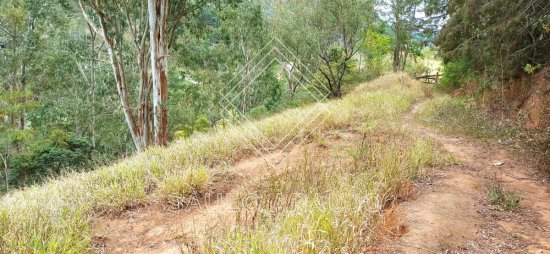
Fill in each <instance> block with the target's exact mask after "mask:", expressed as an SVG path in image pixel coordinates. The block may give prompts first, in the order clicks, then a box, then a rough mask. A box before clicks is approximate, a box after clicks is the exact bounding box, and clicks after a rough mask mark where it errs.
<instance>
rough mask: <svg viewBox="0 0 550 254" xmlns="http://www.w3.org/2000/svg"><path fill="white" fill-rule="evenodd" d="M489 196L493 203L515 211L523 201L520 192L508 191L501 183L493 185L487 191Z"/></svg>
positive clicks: (506, 209)
mask: <svg viewBox="0 0 550 254" xmlns="http://www.w3.org/2000/svg"><path fill="white" fill-rule="evenodd" d="M487 198H488V199H489V201H490V202H491V204H493V205H496V206H499V207H500V208H502V209H504V210H505V211H515V210H516V209H517V208H518V206H519V202H520V201H521V197H520V196H519V195H518V194H516V193H513V192H509V191H506V190H504V189H503V188H502V186H500V185H493V186H491V187H490V188H489V191H488V192H487Z"/></svg>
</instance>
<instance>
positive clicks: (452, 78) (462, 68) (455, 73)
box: [440, 59, 474, 90]
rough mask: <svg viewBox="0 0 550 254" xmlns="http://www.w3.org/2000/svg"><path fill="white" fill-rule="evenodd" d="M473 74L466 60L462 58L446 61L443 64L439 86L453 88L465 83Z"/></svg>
mask: <svg viewBox="0 0 550 254" xmlns="http://www.w3.org/2000/svg"><path fill="white" fill-rule="evenodd" d="M473 75H474V73H473V71H472V70H471V68H470V65H469V64H468V62H467V61H466V60H464V59H459V60H456V61H452V62H448V63H446V64H445V68H444V71H443V77H441V82H440V87H441V88H444V89H449V90H454V89H457V88H460V87H461V86H462V85H463V84H465V83H467V82H468V81H469V80H470V79H471V77H472V76H473Z"/></svg>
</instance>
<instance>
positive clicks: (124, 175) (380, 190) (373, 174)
mask: <svg viewBox="0 0 550 254" xmlns="http://www.w3.org/2000/svg"><path fill="white" fill-rule="evenodd" d="M422 96H424V93H423V92H422V89H421V87H420V85H419V84H418V83H417V82H415V81H412V80H411V79H410V78H408V77H407V76H406V75H405V74H392V75H388V76H384V77H382V78H379V79H377V80H375V81H373V82H370V83H366V84H362V85H360V86H358V87H357V88H356V89H355V90H354V91H353V92H351V93H350V94H349V95H347V96H345V97H344V98H343V99H340V100H334V101H330V102H328V103H326V104H325V105H324V106H326V108H328V111H323V110H321V108H320V107H318V106H319V105H310V106H308V107H306V108H298V109H291V110H288V111H287V112H284V113H282V114H279V115H275V116H272V117H269V118H266V119H263V120H260V121H258V122H255V123H253V124H254V125H255V126H256V128H257V129H258V130H259V131H261V132H262V134H263V135H264V136H265V137H267V138H269V139H272V140H279V139H281V138H284V137H285V136H286V134H287V130H291V129H293V128H292V127H294V126H295V125H297V124H299V123H300V122H301V121H302V119H303V118H305V116H306V114H308V113H309V112H310V111H311V110H319V111H320V113H321V114H323V117H321V118H319V119H323V118H326V120H325V121H319V122H318V123H315V124H312V125H309V126H310V127H308V128H309V129H308V128H306V130H305V133H306V134H307V132H308V131H309V132H313V131H314V129H313V128H319V130H320V131H329V130H335V129H341V128H347V127H350V126H362V127H363V128H364V130H366V131H365V135H368V130H373V129H376V130H383V129H385V128H386V127H388V126H390V127H391V122H392V121H394V120H395V119H397V117H398V116H399V115H401V114H402V113H403V112H405V111H406V110H407V109H409V108H410V106H411V105H412V103H413V102H414V101H415V100H416V99H419V98H421V97H422ZM392 129H394V130H398V129H399V127H395V126H394V127H393V128H392ZM295 134H298V130H296V133H295ZM306 134H304V133H302V134H300V135H306ZM299 138H305V136H300V137H299ZM412 140H413V141H412V143H411V144H414V145H412V146H411V147H412V148H411V149H412V150H411V149H409V148H407V149H406V150H403V151H402V150H400V149H404V148H399V149H398V148H397V147H396V149H389V150H388V147H387V146H379V147H375V148H373V149H378V150H379V152H376V153H373V152H372V151H370V152H369V153H372V154H371V155H370V157H368V158H371V159H372V162H373V163H377V164H368V163H367V164H364V165H363V166H361V167H362V168H364V169H367V168H371V167H375V166H376V167H380V168H382V169H384V170H382V171H368V170H362V171H353V170H352V171H349V172H347V173H346V174H343V175H342V179H340V178H338V180H337V181H336V183H337V184H335V185H333V186H331V187H330V188H329V189H330V190H331V191H333V192H334V193H336V192H342V195H344V194H345V193H358V194H361V195H371V196H372V197H373V200H371V201H373V202H374V200H378V199H379V198H380V197H384V195H390V194H391V195H393V194H395V193H396V191H398V190H397V189H395V188H396V186H399V184H397V182H399V183H401V181H410V179H412V178H413V176H414V175H416V170H417V169H418V168H419V167H421V166H422V165H424V164H429V163H431V159H430V157H429V156H431V152H430V149H431V148H429V146H428V145H427V143H425V142H424V141H418V140H416V141H414V139H412ZM261 142H266V140H262V139H258V138H257V137H256V136H255V135H251V134H249V133H248V132H247V131H246V130H245V127H244V126H238V127H230V128H225V129H221V128H220V129H217V130H214V131H212V132H210V133H206V134H197V135H194V136H192V137H190V138H189V139H185V140H181V141H177V142H175V143H173V144H171V146H170V147H168V148H152V149H149V150H147V151H146V152H144V153H141V154H138V155H136V156H134V157H132V158H128V159H126V160H123V161H121V162H119V163H117V164H115V165H112V166H109V167H104V168H99V169H96V170H94V171H92V172H87V173H80V174H73V175H68V176H65V177H62V178H60V179H55V180H51V181H49V182H47V183H45V184H43V185H40V186H33V187H29V188H27V189H24V190H20V191H16V192H12V193H10V194H8V195H6V196H4V197H2V199H1V201H0V235H1V236H2V238H1V239H0V252H17V253H29V252H34V253H36V252H39V253H82V252H90V251H91V248H90V242H91V236H92V232H91V228H90V224H91V221H93V218H94V216H97V215H99V214H103V213H113V212H120V211H123V210H125V209H128V208H131V207H134V206H137V205H143V204H145V205H146V204H148V203H151V202H159V201H162V202H166V201H168V202H171V201H177V200H181V199H185V198H187V197H189V196H190V195H195V194H197V193H200V192H201V191H203V190H204V189H205V187H206V186H207V185H209V184H211V179H212V177H213V174H214V172H217V171H219V170H223V165H230V164H232V163H234V162H235V161H236V160H238V159H240V158H243V157H245V156H247V155H249V154H251V153H253V150H254V149H252V148H251V147H250V144H252V145H255V146H260V145H261ZM396 142H397V143H398V141H395V142H394V143H396ZM402 154H404V155H402ZM403 156H404V157H403ZM373 165H375V166H373ZM377 165H378V166H377ZM411 169H412V170H411ZM358 172H359V173H358ZM345 176H356V177H353V179H350V178H349V177H345ZM380 182H381V183H384V184H382V185H380V184H379V183H380ZM363 186H370V187H368V188H364V187H363ZM392 188H394V189H392ZM356 189H357V190H356ZM344 190H347V192H344ZM388 193H389V194H388ZM392 193H393V194H392ZM342 195H338V196H329V197H326V199H325V198H323V199H322V200H321V201H319V200H315V199H306V200H304V201H303V204H301V205H300V206H299V208H300V209H304V210H307V209H309V208H310V207H311V206H313V205H315V204H323V202H324V201H323V200H325V201H327V200H334V201H335V202H337V203H339V202H340V203H341V202H344V201H345V202H344V203H346V204H348V203H347V201H349V202H351V203H349V204H350V206H352V205H356V204H358V202H359V203H361V202H364V200H363V199H362V198H361V195H357V196H350V197H349V199H347V198H344V197H345V195H344V196H342ZM371 201H369V202H366V203H364V204H363V206H365V209H366V208H369V207H371V206H373V209H374V210H373V211H379V209H380V207H378V208H376V206H380V202H378V203H376V202H374V203H371ZM375 203H376V204H375ZM325 208H327V209H328V210H330V207H325ZM328 210H327V211H328ZM367 210H369V209H366V210H365V211H367ZM369 211H370V210H369ZM323 216H328V215H326V214H325V215H323ZM356 216H358V217H356V219H358V220H360V219H361V218H363V217H364V216H365V214H363V213H359V214H356ZM331 218H332V217H330V216H329V217H326V219H329V220H330V219H331ZM317 219H318V218H316V217H308V218H294V217H288V216H287V217H281V218H278V219H276V220H274V221H272V222H268V223H271V224H288V223H293V221H295V220H298V221H300V220H304V221H312V222H313V221H317ZM362 222H363V221H361V223H362ZM271 224H265V225H264V226H263V227H260V228H259V229H260V230H257V231H254V232H253V233H245V234H244V236H245V238H240V239H241V240H243V239H255V240H256V241H263V240H265V238H266V237H270V236H271V235H272V234H271V233H270V232H269V230H270V229H269V228H271V226H270V225H271ZM354 225H355V224H354ZM337 229H339V228H337ZM354 230H355V231H353V232H355V233H358V232H360V231H361V230H362V229H361V230H359V229H354ZM347 232H348V231H341V232H339V233H338V237H339V238H338V239H340V240H338V242H339V244H344V245H345V244H348V243H347V242H346V241H344V239H345V237H346V235H344V234H347ZM353 232H350V233H353ZM231 235H233V236H234V234H230V236H231ZM284 235H285V234H282V235H281V237H283V236H284ZM225 239H231V240H230V241H231V243H234V241H235V240H234V239H233V238H231V237H229V238H225ZM262 239H263V240H262ZM227 241H229V240H227ZM226 243H227V242H226ZM242 244H251V242H250V241H247V242H246V243H244V242H243V243H242ZM216 246H217V247H216ZM222 246H227V245H224V243H223V241H221V240H218V241H216V240H213V244H212V246H211V250H214V251H215V250H219V251H226V250H227V249H224V248H222ZM267 247H269V248H270V249H273V248H275V246H267ZM243 248H245V247H243ZM246 248H247V249H249V248H248V247H246ZM239 250H240V249H232V251H233V252H239ZM277 250H306V249H301V248H283V249H277ZM341 250H343V249H341Z"/></svg>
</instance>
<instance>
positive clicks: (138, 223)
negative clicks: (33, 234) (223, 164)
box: [92, 133, 358, 254]
mask: <svg viewBox="0 0 550 254" xmlns="http://www.w3.org/2000/svg"><path fill="white" fill-rule="evenodd" d="M356 139H358V137H356V134H355V133H342V134H341V135H340V137H332V138H331V142H329V143H330V145H329V146H324V147H320V146H319V145H318V144H317V143H315V142H312V143H308V142H305V144H301V145H297V146H295V147H294V148H292V149H291V151H289V152H287V153H282V152H280V151H276V152H273V153H271V154H264V155H262V156H255V157H249V158H247V159H244V160H241V161H239V162H238V163H236V164H235V165H232V166H230V167H229V168H227V169H225V171H226V172H227V173H224V175H223V176H220V177H219V178H221V180H220V181H218V182H215V183H213V184H212V185H213V187H215V189H212V190H211V191H210V192H209V195H206V196H205V197H201V198H198V199H197V200H196V201H195V202H192V203H191V204H189V205H188V206H186V207H185V208H183V209H176V208H174V207H170V206H169V205H167V204H153V205H149V206H146V207H142V208H137V209H133V210H129V211H126V212H125V213H123V214H121V215H118V216H103V217H99V218H96V219H95V221H94V224H93V229H92V230H93V232H94V235H95V237H94V240H93V241H94V245H95V248H96V252H99V253H164V254H180V253H194V252H195V251H194V250H195V249H196V248H197V247H198V246H197V244H200V242H201V241H204V240H205V237H207V235H208V233H209V232H210V230H213V229H215V228H217V227H218V226H219V227H223V226H231V225H233V224H234V223H235V218H236V216H235V215H236V206H237V198H238V197H239V196H240V195H241V194H243V193H246V191H247V190H248V189H250V188H251V187H252V186H254V185H255V184H257V183H259V182H261V181H263V180H266V179H267V177H270V176H273V175H274V174H278V173H282V172H284V170H285V169H287V168H288V167H292V166H296V165H297V164H299V163H301V161H302V158H303V156H304V152H305V151H306V150H307V152H308V154H311V155H310V156H311V158H312V159H315V158H322V157H323V156H329V157H330V155H328V154H327V153H332V149H333V148H334V147H336V146H339V145H342V144H345V143H350V142H353V140H356ZM335 149H336V148H335Z"/></svg>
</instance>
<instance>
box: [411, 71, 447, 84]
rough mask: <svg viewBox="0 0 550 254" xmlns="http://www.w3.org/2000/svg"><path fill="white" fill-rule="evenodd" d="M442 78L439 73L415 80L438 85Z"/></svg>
mask: <svg viewBox="0 0 550 254" xmlns="http://www.w3.org/2000/svg"><path fill="white" fill-rule="evenodd" d="M440 77H441V75H440V74H439V72H438V73H436V74H434V75H422V76H418V77H415V79H418V80H420V81H422V82H424V83H428V84H438V83H439V78H440Z"/></svg>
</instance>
